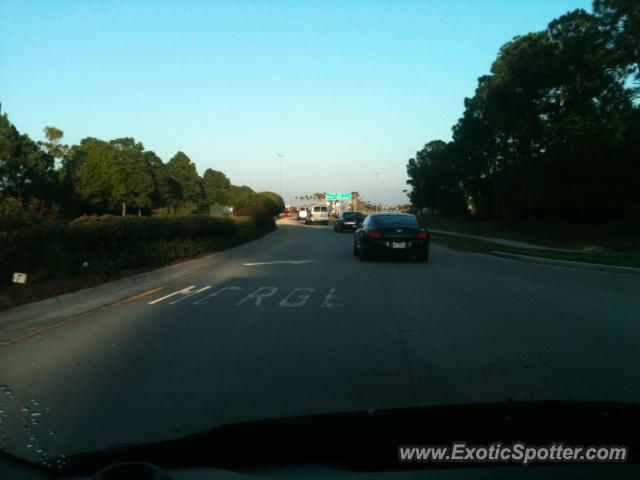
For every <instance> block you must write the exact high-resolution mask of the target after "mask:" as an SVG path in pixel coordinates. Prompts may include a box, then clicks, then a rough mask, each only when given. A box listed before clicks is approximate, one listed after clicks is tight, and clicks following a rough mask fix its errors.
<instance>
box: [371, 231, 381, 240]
mask: <svg viewBox="0 0 640 480" xmlns="http://www.w3.org/2000/svg"><path fill="white" fill-rule="evenodd" d="M369 238H382V232H380V230H371V231H370V232H369Z"/></svg>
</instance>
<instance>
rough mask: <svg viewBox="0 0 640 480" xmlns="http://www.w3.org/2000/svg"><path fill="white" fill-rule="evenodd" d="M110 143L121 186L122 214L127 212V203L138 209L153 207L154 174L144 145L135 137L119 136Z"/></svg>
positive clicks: (139, 212)
mask: <svg viewBox="0 0 640 480" xmlns="http://www.w3.org/2000/svg"><path fill="white" fill-rule="evenodd" d="M109 145H110V146H111V147H112V148H113V149H114V158H115V163H116V169H117V174H118V176H119V177H120V178H119V183H120V185H121V187H120V188H119V190H118V191H119V192H120V199H119V200H120V205H121V207H122V211H121V214H122V216H123V217H124V216H125V215H126V214H127V205H131V206H133V207H135V208H137V209H138V216H140V215H141V209H142V208H149V207H151V195H152V193H153V191H154V183H153V176H152V174H151V170H150V168H149V164H148V163H147V159H145V156H144V147H143V145H142V144H141V143H138V142H136V141H135V140H134V139H133V138H129V137H127V138H117V139H115V140H111V141H110V142H109Z"/></svg>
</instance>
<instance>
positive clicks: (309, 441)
mask: <svg viewBox="0 0 640 480" xmlns="http://www.w3.org/2000/svg"><path fill="white" fill-rule="evenodd" d="M639 425H640V404H635V403H612V402H582V401H580V402H576V401H536V402H511V401H507V402H499V403H486V404H462V405H449V406H427V407H411V408H402V409H387V410H368V411H359V412H349V413H337V414H323V415H312V416H301V417H288V418H283V419H271V420H260V421H252V422H242V423H235V424H229V425H223V426H220V427H216V428H214V429H212V430H208V431H205V432H201V433H194V434H190V435H187V436H184V437H181V438H178V439H175V440H168V441H161V442H153V443H147V444H139V445H117V446H112V447H109V448H107V449H105V450H101V451H96V452H88V453H81V454H77V455H73V456H69V457H67V459H66V466H65V470H67V471H68V472H70V473H73V474H87V473H92V472H95V471H97V470H98V469H100V468H103V467H106V466H108V465H112V464H114V463H121V462H129V461H142V462H147V463H152V464H155V465H158V466H160V467H163V468H186V467H194V466H210V467H218V468H252V467H259V466H266V465H284V464H292V463H330V464H332V465H334V466H337V467H338V468H345V469H350V470H354V469H355V470H359V469H361V470H372V469H373V470H378V469H386V468H399V467H406V465H403V464H400V462H398V459H397V451H398V446H401V445H448V444H451V443H452V442H456V441H464V442H467V443H469V444H476V445H481V444H488V443H491V442H496V441H499V442H501V443H503V444H507V443H512V442H524V443H527V444H532V445H547V444H550V443H553V442H562V443H564V444H567V445H570V444H574V445H591V444H595V445H625V446H627V447H629V450H630V458H629V461H630V462H635V463H637V462H638V461H639V459H638V455H637V452H638V449H637V448H634V446H637V445H638V444H639V443H640V442H639V440H638V438H637V428H638V426H639ZM634 452H636V454H635V455H634ZM425 467H428V465H420V468H425ZM413 468H416V467H415V466H414V467H413Z"/></svg>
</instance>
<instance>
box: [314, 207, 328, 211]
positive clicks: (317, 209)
mask: <svg viewBox="0 0 640 480" xmlns="http://www.w3.org/2000/svg"><path fill="white" fill-rule="evenodd" d="M313 211H314V212H326V211H327V207H313Z"/></svg>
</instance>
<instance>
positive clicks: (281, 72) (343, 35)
mask: <svg viewBox="0 0 640 480" xmlns="http://www.w3.org/2000/svg"><path fill="white" fill-rule="evenodd" d="M575 8H585V9H587V10H589V11H590V9H591V2H590V1H589V0H535V1H533V0H486V1H481V0H467V1H462V0H461V1H456V0H424V1H402V0H390V1H374V0H371V1H348V0H342V1H333V0H318V1H311V0H304V1H302V0H291V1H275V0H272V1H266V0H265V1H241V0H229V1H169V0H156V1H105V0H102V1H89V0H77V1H55V2H54V1H41V2H35V1H28V0H0V101H1V102H2V108H3V112H6V113H8V114H9V117H10V119H11V121H12V122H13V123H15V124H16V126H17V127H18V128H19V129H20V130H21V131H23V132H26V133H28V134H29V135H30V136H32V137H33V138H36V139H40V138H42V129H43V127H44V126H46V125H54V126H56V127H58V128H60V129H62V130H63V131H64V132H65V136H66V141H67V142H68V143H76V142H78V141H79V140H80V139H82V138H83V137H86V136H93V137H98V138H102V139H111V138H115V137H121V136H132V137H134V138H136V139H137V140H138V141H141V142H142V143H143V144H144V145H145V147H146V148H147V149H150V150H154V151H155V152H156V153H157V154H158V155H160V156H161V157H162V158H163V159H164V160H168V159H169V158H170V157H171V156H172V155H173V154H174V153H175V152H176V151H178V150H182V151H184V152H185V153H187V154H188V155H189V156H190V157H191V159H192V160H193V161H194V162H195V163H196V165H197V166H198V170H199V171H200V173H202V172H203V171H204V170H205V169H206V168H209V167H211V168H214V169H217V170H222V171H223V172H225V173H226V174H227V175H228V176H229V178H230V179H231V181H232V182H233V183H234V184H238V185H241V184H246V185H249V186H251V187H252V188H254V189H256V190H273V191H278V189H279V181H278V157H277V153H280V152H281V153H284V154H285V156H284V159H283V164H284V169H283V171H284V173H283V191H284V194H285V197H286V199H287V200H291V199H292V197H293V196H294V195H302V194H311V193H313V192H320V191H354V190H355V191H359V192H360V193H361V195H363V196H364V197H365V198H367V199H370V200H373V201H382V202H385V203H386V202H394V203H397V202H405V201H406V197H405V196H404V194H403V193H402V189H403V188H406V186H405V181H406V172H405V167H406V163H407V160H408V159H409V158H410V157H412V156H414V155H415V152H416V151H417V150H419V149H420V148H421V147H422V146H423V145H424V144H425V143H426V142H428V141H430V140H433V139H443V140H447V139H449V138H450V136H451V126H452V125H453V124H454V123H455V122H456V120H457V118H458V117H459V116H460V115H461V113H462V111H463V99H464V97H465V96H471V95H472V94H473V92H474V89H475V86H476V79H477V78H478V77H479V76H480V75H483V74H485V73H487V72H488V71H489V68H490V65H491V62H492V61H493V60H494V59H495V56H496V53H497V51H498V49H499V48H500V46H501V45H503V44H504V43H505V42H507V41H508V40H510V39H511V38H512V37H513V36H514V35H518V34H524V33H527V32H530V31H534V30H540V29H543V28H544V27H545V26H546V25H547V24H548V22H549V21H551V20H552V19H553V18H555V17H557V16H559V15H561V14H563V13H565V12H567V11H569V10H573V9H575ZM374 172H379V173H378V175H377V176H376V175H375V174H374ZM376 177H377V178H378V180H376Z"/></svg>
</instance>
